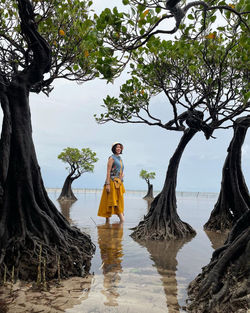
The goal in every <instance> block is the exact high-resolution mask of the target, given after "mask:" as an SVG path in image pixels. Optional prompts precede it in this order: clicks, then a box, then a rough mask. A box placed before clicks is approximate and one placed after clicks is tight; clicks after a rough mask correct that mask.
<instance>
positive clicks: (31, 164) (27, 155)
mask: <svg viewBox="0 0 250 313" xmlns="http://www.w3.org/2000/svg"><path fill="white" fill-rule="evenodd" d="M18 7H19V13H20V18H21V29H22V32H23V35H24V38H25V39H26V41H27V42H28V44H29V48H30V49H31V50H32V52H33V54H32V56H33V59H32V61H31V62H30V63H29V65H28V66H27V68H26V69H25V70H24V71H23V72H19V73H18V74H17V75H16V76H14V77H13V80H12V82H11V83H9V84H8V85H7V84H5V83H4V81H3V78H1V80H0V97H1V105H2V109H3V113H4V119H3V126H2V134H1V140H0V160H1V162H0V167H1V176H0V190H1V192H0V251H1V253H0V273H1V276H2V275H3V272H4V271H6V270H7V277H10V276H11V271H12V269H13V268H14V270H15V276H18V277H19V278H20V279H24V280H33V279H36V276H37V268H38V264H39V262H40V261H41V260H43V259H45V260H46V276H47V279H51V278H54V277H55V276H56V275H57V260H58V259H59V258H60V274H61V276H62V277H63V276H64V277H67V276H70V275H82V274H83V269H85V271H88V269H89V267H90V259H91V257H92V254H93V253H94V250H95V247H94V245H93V244H92V243H91V240H90V237H89V236H88V235H86V234H84V233H81V232H80V231H79V230H78V229H77V228H75V227H71V226H70V225H69V223H68V222H67V220H66V219H65V218H64V217H63V216H62V215H61V214H60V212H59V211H58V210H57V209H56V207H55V206H54V204H53V203H52V201H51V200H50V199H49V198H48V195H47V192H46V190H45V187H44V185H43V181H42V177H41V173H40V168H39V165H38V162H37V158H36V153H35V148H34V144H33V139H32V128H31V116H30V108H29V92H30V89H31V88H32V87H33V86H34V85H36V84H39V82H40V81H41V80H42V78H43V74H44V73H46V72H48V71H49V68H50V64H51V50H50V47H49V46H48V45H47V43H46V42H45V41H44V39H43V38H42V37H41V36H40V35H39V33H38V32H37V30H36V25H35V23H34V20H33V16H34V14H33V9H32V6H31V4H30V2H29V1H28V0H19V1H18ZM84 267H85V268H84Z"/></svg>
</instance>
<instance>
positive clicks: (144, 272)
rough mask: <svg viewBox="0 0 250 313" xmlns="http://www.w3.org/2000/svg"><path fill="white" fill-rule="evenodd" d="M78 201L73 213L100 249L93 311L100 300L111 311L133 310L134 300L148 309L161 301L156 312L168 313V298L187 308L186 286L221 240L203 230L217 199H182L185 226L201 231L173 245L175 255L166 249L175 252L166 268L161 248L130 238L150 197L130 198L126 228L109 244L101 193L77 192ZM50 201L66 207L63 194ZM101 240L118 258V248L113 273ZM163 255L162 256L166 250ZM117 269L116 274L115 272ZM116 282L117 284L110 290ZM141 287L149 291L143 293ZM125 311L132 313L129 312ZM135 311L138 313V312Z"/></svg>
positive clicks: (114, 219) (95, 260)
mask: <svg viewBox="0 0 250 313" xmlns="http://www.w3.org/2000/svg"><path fill="white" fill-rule="evenodd" d="M76 196H77V198H78V201H76V202H75V203H74V204H73V206H72V208H71V209H70V210H69V212H67V214H69V217H70V219H71V220H72V221H73V223H74V224H76V225H78V227H80V228H81V229H82V230H84V231H86V232H87V233H89V234H90V235H91V238H92V241H93V242H94V244H95V245H96V253H95V255H94V257H93V259H92V265H91V269H90V272H91V273H92V272H93V273H94V277H95V283H94V285H93V286H92V287H91V291H90V293H89V297H88V299H87V300H86V301H87V303H85V304H86V305H87V306H88V305H89V306H90V307H92V306H94V305H97V304H96V301H97V298H98V297H99V298H98V299H99V300H98V301H99V302H100V303H99V302H98V303H99V304H98V305H99V306H102V305H103V306H104V307H105V306H107V305H109V304H108V303H111V304H113V305H118V308H121V307H122V308H124V305H125V304H124V303H125V302H127V305H129V303H131V301H132V303H133V301H139V302H143V304H144V306H145V307H146V306H147V305H148V306H150V305H151V304H150V301H151V300H152V301H153V302H154V303H156V302H155V301H159V302H158V303H160V305H161V307H158V308H157V310H158V311H154V310H153V311H152V312H157V313H158V312H164V310H166V305H167V299H168V301H169V303H170V302H171V303H172V304H173V305H175V306H176V303H177V301H178V303H179V305H184V304H185V298H186V287H187V286H188V284H189V282H190V281H191V280H193V279H194V278H195V277H196V275H197V274H198V273H200V271H201V268H202V267H203V266H204V265H206V264H207V263H209V260H210V258H211V255H212V252H213V248H212V245H214V244H213V242H212V241H213V240H217V239H218V236H219V235H218V236H217V237H216V234H215V238H213V237H211V238H210V237H208V235H207V234H206V233H205V232H204V231H203V224H204V223H205V222H206V221H207V219H208V218H209V215H210V212H211V210H212V209H213V206H214V204H215V202H216V200H217V198H216V196H214V197H208V198H206V197H190V196H189V195H188V194H187V195H186V196H185V197H178V214H179V216H180V218H181V219H182V220H183V221H185V222H188V223H189V224H190V225H191V226H192V227H193V228H194V229H195V230H196V232H197V235H196V236H195V237H194V238H193V239H192V240H190V241H188V242H186V243H185V242H184V243H183V244H181V245H180V246H179V248H178V249H175V247H174V245H173V246H171V245H170V246H171V247H170V246H169V247H170V248H169V250H167V249H168V247H167V246H166V248H164V249H165V250H166V251H165V252H166V255H167V254H168V253H169V254H171V253H173V255H168V260H169V261H167V260H166V261H167V262H166V268H164V260H162V255H159V257H158V255H157V247H153V250H152V248H150V247H146V246H143V245H140V244H139V243H137V242H135V241H134V240H133V239H132V238H131V237H130V236H129V235H130V233H131V230H130V228H131V227H134V226H136V225H137V224H138V222H139V220H140V219H141V218H142V217H143V215H144V214H146V212H147V202H146V201H145V200H143V199H142V197H143V196H144V194H143V193H141V194H136V193H126V194H125V223H124V226H123V232H122V235H121V236H118V232H116V234H115V231H114V229H113V230H112V229H111V231H112V232H113V235H114V236H115V238H114V239H115V241H114V240H112V239H110V241H108V240H107V237H105V236H104V237H103V236H100V228H102V227H103V226H100V225H103V224H104V222H105V219H104V218H101V217H98V216H97V210H98V205H99V201H100V198H101V193H100V192H97V193H85V194H83V193H77V194H76ZM50 197H51V199H52V200H53V201H54V202H55V203H56V205H57V207H58V208H60V206H59V204H58V202H57V201H56V197H58V195H57V194H56V193H51V194H50ZM118 221H119V219H118V217H117V216H113V217H112V218H111V224H114V223H117V222H118ZM98 228H99V231H98ZM98 232H99V236H98ZM119 234H121V233H119ZM101 238H103V240H104V243H105V245H107V248H108V249H109V248H112V249H113V250H112V249H111V250H112V251H113V252H112V251H111V252H112V253H116V252H115V251H116V248H115V247H117V251H118V252H117V253H118V258H117V260H114V259H113V261H112V262H111V263H112V264H113V265H112V266H110V270H111V271H106V269H107V267H106V268H105V267H104V265H105V262H104V261H105V254H103V253H104V252H103V251H104V250H103V246H101V247H100V239H101ZM105 238H106V239H105ZM216 238H217V239H216ZM215 244H216V243H215ZM101 250H102V251H101ZM158 250H159V251H160V250H161V249H158ZM171 251H172V252H171ZM112 253H111V256H112V258H113V257H114V254H112ZM187 260H188V261H187ZM168 262H171V264H172V263H173V264H176V266H177V269H176V271H175V267H173V268H168V264H169V263H168ZM103 263H104V264H103ZM106 263H108V262H106ZM108 266H109V265H108ZM112 267H113V269H114V271H113V272H112ZM115 269H116V271H115ZM104 271H105V275H106V274H107V273H108V274H107V275H106V276H105V275H104ZM169 271H171V273H170V272H169ZM117 275H118V276H119V277H118V276H117ZM112 279H113V285H112V284H111V285H109V283H110V281H111V282H112ZM169 279H171V280H172V281H173V279H174V282H175V283H174V285H173V286H172V287H171V285H169V283H168V282H169ZM107 281H108V284H107ZM103 284H105V286H106V287H105V286H104V285H103ZM165 284H166V285H165ZM141 286H143V292H142V290H140V289H141ZM104 291H105V292H104ZM138 293H139V294H140V295H139V294H138ZM169 293H170V294H169ZM110 294H111V295H112V299H111V300H112V301H111V302H109V301H108V297H109V295H110ZM135 294H138V296H137V298H135V299H134V297H135ZM174 294H177V299H175V298H173V295H174ZM143 295H144V296H143ZM97 296H98V297H97ZM94 299H95V300H94ZM150 299H151V300H150ZM156 299H157V300H156ZM159 299H160V300H159ZM170 299H171V300H170ZM109 300H110V299H109ZM91 301H93V303H92V302H91ZM94 303H95V304H94ZM105 303H106V304H105ZM169 303H168V304H169ZM134 305H135V304H134ZM99 306H98V307H99ZM155 309H156V308H155ZM123 311H124V312H126V310H125V309H124V310H122V312H123ZM69 312H71V311H69ZM72 312H80V311H72ZM117 312H120V311H119V310H118V311H117ZM131 312H136V311H133V309H132V310H131ZM137 312H139V311H137ZM180 312H181V311H180Z"/></svg>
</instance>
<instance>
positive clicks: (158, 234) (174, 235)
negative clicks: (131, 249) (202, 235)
mask: <svg viewBox="0 0 250 313" xmlns="http://www.w3.org/2000/svg"><path fill="white" fill-rule="evenodd" d="M132 230H133V232H132V233H131V235H130V236H131V237H132V238H134V239H135V240H140V239H142V240H170V239H180V238H186V237H189V236H193V235H195V234H196V232H195V230H194V229H193V228H192V227H191V226H190V225H189V224H187V223H185V222H183V221H181V220H180V218H179V217H176V219H168V220H165V219H163V218H161V219H160V218H158V217H157V216H155V215H154V214H153V215H148V216H146V217H144V219H143V220H142V221H141V222H140V223H139V225H138V226H136V227H134V228H132Z"/></svg>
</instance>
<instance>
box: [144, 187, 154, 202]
mask: <svg viewBox="0 0 250 313" xmlns="http://www.w3.org/2000/svg"><path fill="white" fill-rule="evenodd" d="M143 199H145V200H147V199H154V196H153V185H152V184H150V183H148V192H147V194H146V196H144V197H143Z"/></svg>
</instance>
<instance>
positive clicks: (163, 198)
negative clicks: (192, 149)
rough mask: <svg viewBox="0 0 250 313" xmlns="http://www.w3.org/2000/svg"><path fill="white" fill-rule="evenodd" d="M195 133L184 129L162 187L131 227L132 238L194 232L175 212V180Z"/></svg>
mask: <svg viewBox="0 0 250 313" xmlns="http://www.w3.org/2000/svg"><path fill="white" fill-rule="evenodd" d="M196 133H197V130H196V129H193V128H192V129H191V128H189V129H187V130H185V132H184V134H183V136H182V138H181V141H180V143H179V145H178V147H177V149H176V151H175V153H174V155H173V156H172V158H171V159H170V162H169V166H168V170H167V175H166V179H165V184H164V187H163V189H162V191H161V193H160V194H158V195H157V197H156V198H155V199H154V200H153V202H152V204H151V208H150V210H149V212H148V214H147V215H146V216H145V217H144V219H143V220H142V221H141V222H140V223H139V225H138V226H137V227H135V228H133V230H134V231H133V233H132V234H131V236H132V237H133V238H134V239H139V240H140V239H143V240H144V239H145V240H147V239H153V240H162V239H177V238H184V237H186V236H189V235H193V234H195V230H194V229H193V228H192V227H191V226H190V225H189V224H187V223H185V222H183V221H181V219H180V218H179V216H178V214H177V211H176V209H177V202H176V190H175V189H176V182H177V172H178V167H179V163H180V159H181V156H182V153H183V151H184V149H185V147H186V145H187V144H188V143H189V141H190V140H191V139H192V138H193V136H194V135H195V134H196Z"/></svg>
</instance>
